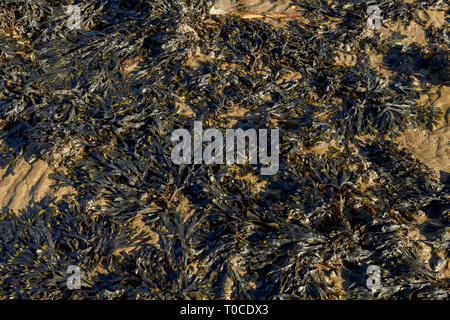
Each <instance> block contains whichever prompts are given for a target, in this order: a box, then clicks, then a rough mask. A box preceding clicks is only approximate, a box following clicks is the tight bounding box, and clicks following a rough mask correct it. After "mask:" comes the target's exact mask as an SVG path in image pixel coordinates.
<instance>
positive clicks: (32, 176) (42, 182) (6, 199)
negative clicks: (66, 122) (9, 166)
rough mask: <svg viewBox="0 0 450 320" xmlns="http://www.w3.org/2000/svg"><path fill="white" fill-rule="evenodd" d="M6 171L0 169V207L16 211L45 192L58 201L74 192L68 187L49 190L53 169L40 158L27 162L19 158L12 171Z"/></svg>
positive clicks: (44, 194)
mask: <svg viewBox="0 0 450 320" xmlns="http://www.w3.org/2000/svg"><path fill="white" fill-rule="evenodd" d="M6 171H7V170H6V168H4V169H0V195H1V196H0V208H8V209H11V210H13V211H15V212H17V213H18V212H19V210H22V209H25V208H26V207H27V206H28V205H31V204H32V203H36V202H39V201H40V200H41V199H42V198H44V196H46V195H47V194H52V195H53V196H54V197H55V199H56V201H58V200H60V199H61V198H62V197H63V196H64V195H65V194H70V193H74V190H73V189H72V188H70V187H63V188H60V189H59V190H58V191H57V192H56V193H54V192H53V191H52V190H51V188H50V187H51V185H52V184H53V183H54V181H53V180H52V179H51V178H50V177H49V176H50V175H51V174H52V173H53V172H54V171H53V169H51V168H50V167H49V165H48V164H47V163H46V162H45V161H42V160H37V161H34V162H33V163H32V164H29V163H28V162H27V161H25V160H23V159H20V160H19V161H18V162H17V163H16V165H15V167H14V169H13V171H12V172H10V173H8V174H7V173H6Z"/></svg>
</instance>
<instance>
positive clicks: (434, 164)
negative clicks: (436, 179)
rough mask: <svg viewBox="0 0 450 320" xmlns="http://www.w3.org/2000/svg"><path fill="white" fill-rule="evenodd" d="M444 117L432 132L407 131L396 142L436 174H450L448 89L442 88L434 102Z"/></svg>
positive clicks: (449, 93)
mask: <svg viewBox="0 0 450 320" xmlns="http://www.w3.org/2000/svg"><path fill="white" fill-rule="evenodd" d="M435 106H436V107H439V108H440V109H441V110H442V112H443V113H444V114H445V115H446V117H445V119H444V120H443V121H441V122H440V123H439V124H438V125H437V126H436V127H435V128H434V129H433V130H432V131H430V130H425V129H408V130H406V131H405V133H404V134H402V135H400V136H399V137H398V138H397V139H396V142H397V143H398V144H399V145H400V146H401V147H405V148H406V149H408V150H409V151H410V152H411V153H412V154H413V155H414V156H415V157H416V158H417V159H419V160H420V161H422V162H424V163H426V164H427V165H428V166H429V167H430V168H431V169H433V170H435V171H436V173H437V174H438V173H439V171H445V172H450V123H449V119H448V114H449V113H450V87H448V86H443V87H442V88H441V90H440V97H439V99H437V100H436V101H435Z"/></svg>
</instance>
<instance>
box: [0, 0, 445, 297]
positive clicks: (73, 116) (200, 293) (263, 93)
mask: <svg viewBox="0 0 450 320" xmlns="http://www.w3.org/2000/svg"><path fill="white" fill-rule="evenodd" d="M272 2H275V1H272ZM292 2H293V4H295V6H296V8H297V9H296V10H297V11H296V13H295V14H292V15H291V16H288V15H286V16H281V15H280V16H274V15H272V16H269V15H266V16H261V17H258V19H246V18H243V17H242V16H240V14H241V15H242V12H243V11H242V9H243V8H241V7H239V8H238V10H237V11H236V12H234V13H233V14H230V15H226V14H225V15H212V14H210V8H211V5H212V1H209V0H208V1H207V0H195V1H187V0H186V1H185V0H172V1H160V0H147V1H145V0H135V1H119V0H97V1H50V0H48V1H39V2H8V3H7V4H3V2H2V4H1V10H0V29H1V32H0V88H1V90H0V141H1V146H0V160H1V161H0V166H1V168H6V169H7V170H6V173H5V176H6V175H7V174H9V173H10V172H11V171H13V170H14V165H15V163H16V162H17V161H18V159H20V158H24V159H25V160H26V161H29V162H32V161H34V160H36V159H43V160H45V161H47V162H49V163H51V164H53V165H55V166H59V167H65V168H66V169H67V170H66V171H65V172H58V173H56V174H54V175H53V178H54V179H56V180H57V184H56V185H55V186H54V188H55V189H57V188H58V187H61V186H71V187H72V188H73V189H74V190H75V191H76V194H75V195H73V196H70V197H69V196H66V197H64V198H63V199H62V200H59V201H57V200H56V199H55V198H54V197H48V198H45V199H43V200H42V201H41V202H39V203H36V204H34V205H30V206H28V207H27V208H26V209H24V210H22V211H21V212H16V213H14V212H9V211H8V210H7V209H6V208H5V209H3V211H2V215H1V218H0V288H1V290H0V298H32V299H59V298H65V299H219V298H221V299H224V298H225V299H341V298H348V299H411V298H418V299H448V292H449V291H448V279H446V278H442V276H441V274H440V273H439V270H440V268H441V267H442V265H443V263H442V261H443V260H444V261H445V259H447V260H448V241H447V239H448V230H447V229H448V218H449V202H448V192H449V189H448V181H447V180H448V179H447V180H446V179H445V176H444V174H442V176H443V177H442V178H441V180H439V179H438V178H436V176H435V173H434V172H433V171H432V170H431V169H429V168H428V167H427V166H426V165H425V164H424V163H422V162H420V161H418V160H417V159H415V158H414V157H413V156H412V155H411V154H409V153H408V152H407V151H406V150H402V149H401V148H400V147H399V146H398V145H397V144H395V143H394V142H393V138H395V137H396V136H398V135H399V134H401V133H402V132H403V131H405V130H406V129H408V128H430V127H431V128H432V127H433V124H436V123H437V121H438V120H440V119H441V116H442V114H441V113H440V112H439V111H438V110H437V108H436V106H435V105H433V103H432V102H430V101H428V102H421V100H420V98H421V97H422V96H423V95H428V96H429V95H431V94H432V91H433V88H434V86H436V85H438V86H443V85H447V84H448V74H450V73H449V72H448V66H449V64H448V41H447V40H446V39H447V38H446V37H447V33H446V30H445V28H442V29H434V28H433V27H429V28H428V29H427V33H426V34H427V38H428V40H429V44H428V45H419V44H416V43H413V44H409V45H407V44H399V42H398V41H397V40H401V39H399V35H396V34H394V35H393V36H392V38H390V39H387V40H384V41H380V33H379V31H377V30H369V28H368V26H367V18H368V17H367V7H368V6H369V5H373V4H377V5H379V7H380V10H381V12H382V16H383V21H382V23H383V24H386V25H387V24H389V23H392V22H401V23H402V24H405V25H407V24H409V23H411V21H415V22H416V23H418V24H419V25H425V24H426V19H427V17H426V15H425V20H424V18H423V17H421V16H420V15H419V14H418V13H417V10H426V9H435V10H445V9H446V8H447V6H446V4H445V3H444V2H443V1H432V0H430V1H421V2H420V3H419V2H414V3H405V2H403V1H397V0H386V1H381V2H375V1H368V2H362V1H292ZM69 4H76V5H79V6H80V8H81V10H80V12H81V19H82V21H83V24H82V28H81V29H78V30H76V29H75V30H72V29H69V28H67V25H66V22H67V17H68V13H67V12H65V11H64V10H62V6H64V5H69ZM11 13H13V14H11ZM270 19H275V20H276V21H277V23H279V24H280V25H276V24H272V23H271V20H270ZM331 22H332V23H331ZM373 52H376V53H377V54H381V55H382V57H383V63H384V66H385V67H386V68H388V69H389V70H390V71H391V73H392V76H389V77H387V76H384V75H382V74H380V71H379V68H377V67H376V66H374V65H373V64H372V62H371V59H370V57H369V55H370V54H372V53H373ZM339 54H352V55H355V56H356V58H355V64H354V65H345V64H341V63H337V62H336V57H337V56H338V55H339ZM236 108H238V109H239V113H240V115H236V114H235V113H234V111H235V110H236ZM200 120H202V121H204V123H205V124H206V123H207V124H208V126H210V127H215V128H218V129H221V130H223V129H227V128H230V127H234V128H246V129H247V128H273V127H278V128H280V132H281V136H280V146H279V151H280V164H279V171H278V173H277V174H275V175H273V176H259V170H258V165H250V164H246V165H239V166H238V165H231V166H228V165H219V164H214V165H203V164H194V165H176V164H174V163H173V162H172V160H171V156H170V155H171V150H172V147H173V143H172V141H171V139H170V135H171V133H172V132H173V131H174V130H176V129H180V128H185V129H191V128H192V127H193V123H194V121H200ZM320 143H322V144H325V145H332V146H330V147H329V148H328V149H327V150H326V151H324V152H318V151H317V150H316V149H315V147H316V146H317V145H318V144H320ZM333 145H334V146H333ZM419 214H423V216H421V217H423V219H424V222H422V223H420V224H419V223H418V222H417V215H419ZM416 229H418V230H419V231H420V234H421V235H423V236H424V237H426V240H423V241H422V240H418V239H415V238H411V237H410V232H411V230H416ZM423 245H426V246H427V247H428V248H429V249H430V251H431V252H432V255H431V258H424V257H423V252H422V248H423V247H422V246H423ZM69 265H76V266H78V267H80V268H81V269H82V272H83V277H82V279H83V282H82V288H81V289H80V290H70V289H68V288H67V287H66V280H67V273H66V270H67V267H68V266H69ZM370 265H376V266H379V267H380V268H381V269H382V284H383V286H382V288H381V289H380V290H378V291H373V290H371V289H370V288H368V287H367V283H366V280H367V267H368V266H370Z"/></svg>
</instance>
